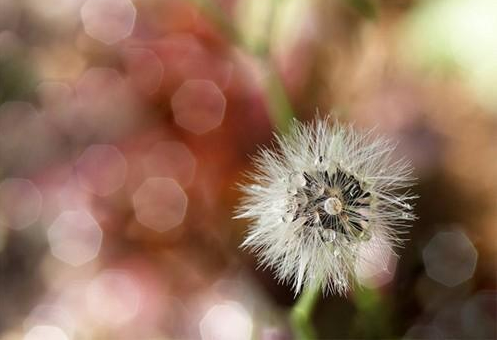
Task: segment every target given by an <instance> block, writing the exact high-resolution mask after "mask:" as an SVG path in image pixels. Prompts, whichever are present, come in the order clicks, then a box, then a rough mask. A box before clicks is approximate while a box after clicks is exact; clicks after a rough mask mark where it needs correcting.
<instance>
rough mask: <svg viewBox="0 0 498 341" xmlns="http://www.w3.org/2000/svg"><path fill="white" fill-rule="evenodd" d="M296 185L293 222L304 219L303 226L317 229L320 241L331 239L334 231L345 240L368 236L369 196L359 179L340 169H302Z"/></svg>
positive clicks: (334, 234) (367, 237) (334, 236)
mask: <svg viewBox="0 0 498 341" xmlns="http://www.w3.org/2000/svg"><path fill="white" fill-rule="evenodd" d="M300 182H301V185H302V186H297V187H298V188H297V189H296V192H295V198H296V199H297V200H296V203H297V207H295V210H294V213H293V221H295V220H296V219H298V218H300V217H304V218H305V222H304V224H303V225H304V226H306V227H309V228H316V227H317V228H320V233H321V236H322V239H324V241H332V240H334V239H335V238H336V236H337V234H341V235H343V236H345V238H346V239H347V240H351V239H353V238H359V239H363V240H366V239H369V237H370V233H369V231H368V223H369V217H367V214H368V212H369V210H370V202H371V195H370V193H369V192H368V191H365V190H364V189H363V188H362V185H361V184H360V182H359V181H358V180H357V179H356V178H355V177H354V176H353V175H348V174H347V173H345V172H344V171H342V170H340V169H336V171H335V172H333V173H332V172H329V171H317V172H315V173H313V174H311V173H307V172H304V173H303V174H302V177H301V181H300Z"/></svg>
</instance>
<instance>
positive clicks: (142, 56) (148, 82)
mask: <svg viewBox="0 0 498 341" xmlns="http://www.w3.org/2000/svg"><path fill="white" fill-rule="evenodd" d="M123 59H124V62H125V66H126V69H127V70H128V72H129V74H130V77H131V80H132V84H134V86H135V87H137V88H138V89H139V90H140V91H141V92H142V93H144V94H147V95H150V94H153V93H155V92H156V91H157V90H158V89H159V87H160V86H161V82H162V80H163V76H164V66H163V63H162V61H161V60H160V59H159V57H158V56H157V54H156V53H154V51H152V50H150V49H144V48H136V47H134V48H127V49H125V50H124V51H123Z"/></svg>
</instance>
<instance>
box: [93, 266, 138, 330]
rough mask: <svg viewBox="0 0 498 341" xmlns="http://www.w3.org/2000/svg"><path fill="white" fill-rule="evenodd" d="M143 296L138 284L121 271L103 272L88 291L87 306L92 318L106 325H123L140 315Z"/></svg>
mask: <svg viewBox="0 0 498 341" xmlns="http://www.w3.org/2000/svg"><path fill="white" fill-rule="evenodd" d="M141 299H142V294H141V291H140V287H139V285H138V283H137V282H136V281H135V280H134V279H133V278H132V277H131V276H130V275H129V274H128V273H127V272H126V271H121V270H105V271H103V272H101V273H100V274H99V275H98V276H97V277H96V278H95V279H94V280H93V281H92V282H91V283H90V285H89V286H88V288H87V290H86V305H87V308H88V311H89V312H90V314H91V315H92V317H93V318H94V319H95V320H97V321H99V322H101V323H105V324H113V325H121V324H123V323H126V322H129V321H130V320H132V319H133V318H134V317H135V316H136V315H137V313H138V311H139V308H140V304H141Z"/></svg>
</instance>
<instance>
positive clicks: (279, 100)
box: [190, 0, 294, 132]
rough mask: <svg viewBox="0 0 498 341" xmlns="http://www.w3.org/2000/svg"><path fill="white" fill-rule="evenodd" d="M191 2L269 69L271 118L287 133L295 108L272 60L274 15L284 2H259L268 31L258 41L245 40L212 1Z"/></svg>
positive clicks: (263, 29)
mask: <svg viewBox="0 0 498 341" xmlns="http://www.w3.org/2000/svg"><path fill="white" fill-rule="evenodd" d="M190 1H192V2H193V3H194V4H196V5H197V6H198V7H199V8H200V9H201V10H202V11H203V12H204V13H205V14H206V15H207V16H208V17H209V18H210V19H211V20H213V22H214V23H215V24H216V25H218V26H219V27H220V29H221V30H222V32H223V33H225V34H226V35H227V37H228V39H230V40H231V41H232V42H233V43H234V44H236V45H238V46H240V47H241V48H243V49H244V50H245V51H247V52H249V53H250V54H252V55H253V56H254V57H257V58H258V59H259V60H260V62H261V63H262V64H263V66H264V67H265V69H266V70H265V71H266V72H267V78H266V84H265V86H266V89H265V90H266V100H267V103H268V107H269V113H270V118H271V119H272V121H273V123H274V124H275V126H276V127H277V128H278V130H279V131H281V132H286V131H287V129H288V127H289V123H290V122H291V121H292V119H293V118H294V110H293V109H292V105H291V103H290V101H289V98H288V96H287V94H286V90H285V86H284V84H283V82H282V79H281V78H280V76H279V75H278V71H277V69H276V67H275V65H274V63H273V61H272V60H271V51H270V45H271V36H272V31H273V25H274V17H275V13H276V11H278V5H279V4H280V3H281V2H282V1H283V0H271V1H268V2H261V3H259V2H257V3H258V4H259V6H261V5H263V6H266V11H265V13H264V18H258V20H260V21H263V24H262V25H263V27H262V31H263V32H265V34H264V39H263V40H257V41H256V42H251V41H249V40H248V39H247V38H246V37H244V35H243V34H241V33H240V32H239V31H238V29H237V27H236V26H235V25H234V24H233V23H232V21H231V20H230V18H228V17H227V15H226V14H225V12H224V11H223V9H222V8H220V6H219V5H218V4H217V3H216V2H214V1H212V0H190ZM253 14H254V13H253ZM256 14H257V13H256Z"/></svg>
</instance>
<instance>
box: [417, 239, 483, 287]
mask: <svg viewBox="0 0 498 341" xmlns="http://www.w3.org/2000/svg"><path fill="white" fill-rule="evenodd" d="M477 256H478V254H477V250H476V249H475V247H474V245H473V244H472V242H471V241H470V240H469V239H468V238H467V236H466V235H465V234H464V233H463V232H461V231H451V232H439V233H438V234H437V235H435V236H434V237H433V238H432V239H431V240H430V242H429V243H428V244H427V245H426V247H425V248H424V250H423V259H424V265H425V271H426V273H427V275H428V276H429V277H430V278H432V279H433V280H435V281H436V282H439V283H441V284H443V285H446V286H448V287H454V286H457V285H459V284H461V283H463V282H465V281H466V280H468V279H470V278H471V277H472V276H473V275H474V271H475V267H476V264H477Z"/></svg>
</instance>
